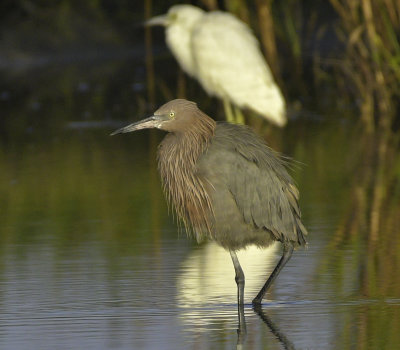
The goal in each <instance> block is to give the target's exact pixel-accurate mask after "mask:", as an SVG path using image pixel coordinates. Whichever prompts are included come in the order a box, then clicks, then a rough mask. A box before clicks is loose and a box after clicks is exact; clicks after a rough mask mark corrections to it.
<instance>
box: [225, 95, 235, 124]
mask: <svg viewBox="0 0 400 350" xmlns="http://www.w3.org/2000/svg"><path fill="white" fill-rule="evenodd" d="M224 112H225V118H226V120H227V121H228V122H230V123H234V122H235V116H234V115H233V111H232V106H231V103H230V102H229V100H228V99H227V98H224Z"/></svg>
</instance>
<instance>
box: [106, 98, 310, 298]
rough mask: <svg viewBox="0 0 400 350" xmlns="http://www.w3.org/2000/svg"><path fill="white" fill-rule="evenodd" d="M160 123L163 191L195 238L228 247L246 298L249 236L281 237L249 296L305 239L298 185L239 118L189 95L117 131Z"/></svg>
mask: <svg viewBox="0 0 400 350" xmlns="http://www.w3.org/2000/svg"><path fill="white" fill-rule="evenodd" d="M146 128H158V129H162V130H165V131H167V132H168V134H167V135H166V136H165V138H164V140H163V141H162V142H161V144H160V146H159V149H158V164H159V170H160V174H161V180H162V183H163V187H164V191H165V194H166V196H167V198H168V200H169V202H170V203H171V204H172V205H173V207H174V208H175V210H176V212H177V215H178V217H179V218H180V219H181V220H182V222H183V224H184V226H185V228H186V231H187V232H188V233H189V234H193V235H194V236H195V237H196V239H197V240H198V241H200V240H202V239H204V238H209V239H212V240H214V241H216V242H217V243H218V244H220V245H221V246H222V247H224V248H225V249H227V250H229V251H230V253H231V257H232V261H233V264H234V266H235V272H236V282H237V285H238V302H239V304H243V294H244V274H243V271H242V269H241V267H240V264H239V260H238V259H237V256H236V253H235V251H237V250H239V249H242V248H245V247H246V246H248V245H250V244H255V245H257V246H259V247H267V246H269V245H270V244H271V243H272V242H274V241H279V242H281V243H282V244H283V247H284V248H283V255H282V258H281V260H280V261H279V263H278V265H277V266H276V268H275V270H274V271H273V272H272V274H271V275H270V277H269V278H268V280H267V282H266V283H265V285H264V287H263V288H262V289H261V290H260V292H259V293H258V295H257V296H256V298H254V300H253V303H257V304H259V303H261V300H262V298H263V297H264V295H265V293H266V291H267V289H268V288H269V286H270V285H271V283H272V281H273V280H274V279H275V278H276V276H277V275H278V273H279V272H280V270H281V269H282V267H283V266H284V265H285V264H286V262H287V261H288V260H289V259H290V257H291V254H292V252H293V248H294V247H296V246H304V245H305V244H306V240H305V236H306V235H307V231H306V229H305V227H304V226H303V224H302V223H301V219H300V218H301V214H300V209H299V205H298V198H299V192H298V190H297V188H296V186H295V185H294V183H293V180H292V179H291V177H290V176H289V174H288V173H287V171H286V168H285V165H284V161H282V159H281V157H280V156H279V155H278V154H277V153H276V152H274V151H273V150H272V149H270V148H269V147H268V146H267V145H266V144H265V143H264V141H263V140H261V139H260V138H259V137H258V136H257V135H255V134H254V133H253V131H251V129H250V128H248V127H246V126H243V125H233V124H228V123H216V122H215V121H214V120H213V119H211V118H210V117H208V116H207V115H206V114H205V113H203V112H202V111H201V110H200V109H198V108H197V105H196V104H195V103H194V102H190V101H186V100H183V99H177V100H173V101H170V102H168V103H166V104H165V105H163V106H162V107H160V108H159V109H158V110H157V111H156V112H155V113H154V115H153V116H151V117H150V118H147V119H144V120H142V121H139V122H137V123H133V124H130V125H128V126H126V127H124V128H122V129H119V130H117V131H115V132H114V133H113V134H112V135H114V134H117V133H125V132H131V131H135V130H139V129H146Z"/></svg>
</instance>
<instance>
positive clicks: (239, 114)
mask: <svg viewBox="0 0 400 350" xmlns="http://www.w3.org/2000/svg"><path fill="white" fill-rule="evenodd" d="M233 110H234V112H235V122H236V124H243V125H244V124H246V123H245V120H244V115H243V113H242V111H241V109H240V108H239V107H236V106H233Z"/></svg>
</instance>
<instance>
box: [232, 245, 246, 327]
mask: <svg viewBox="0 0 400 350" xmlns="http://www.w3.org/2000/svg"><path fill="white" fill-rule="evenodd" d="M229 253H231V258H232V262H233V266H234V267H235V281H236V284H237V291H238V293H237V297H238V304H239V305H243V296H244V273H243V270H242V267H241V266H240V263H239V259H238V257H237V255H236V253H235V252H234V251H233V250H230V251H229ZM239 323H240V314H239Z"/></svg>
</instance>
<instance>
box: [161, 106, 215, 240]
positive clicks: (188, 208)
mask: <svg viewBox="0 0 400 350" xmlns="http://www.w3.org/2000/svg"><path fill="white" fill-rule="evenodd" d="M195 113H196V116H195V117H194V118H190V126H188V125H186V127H185V128H184V130H183V131H178V132H171V133H169V134H168V135H167V136H166V137H165V138H164V140H163V141H162V142H161V144H160V146H159V149H158V167H159V170H160V174H161V179H162V182H163V188H164V192H165V194H166V197H167V198H168V201H169V203H172V205H173V206H174V208H175V210H176V213H177V215H178V217H179V218H180V219H181V220H182V222H183V224H184V226H185V229H186V231H187V233H188V234H189V233H193V234H194V235H195V236H196V238H197V240H199V241H200V240H201V239H202V238H203V236H206V235H208V236H209V235H211V232H212V226H213V223H212V218H213V210H212V206H211V200H210V197H209V194H208V193H207V191H206V189H205V186H204V183H203V181H202V179H201V178H199V177H198V176H197V174H196V163H197V160H198V158H199V157H200V156H201V155H202V154H203V153H204V152H205V151H206V150H207V148H208V145H209V143H210V141H211V138H212V137H213V136H214V132H215V127H216V123H215V121H214V120H213V119H211V118H210V117H208V116H207V115H206V114H204V113H203V112H201V111H200V110H198V109H197V110H196V111H195Z"/></svg>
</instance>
